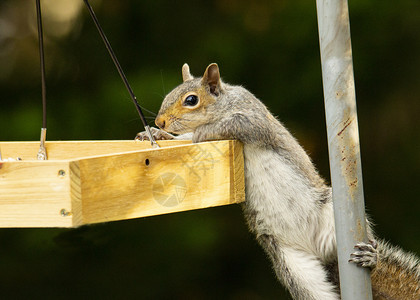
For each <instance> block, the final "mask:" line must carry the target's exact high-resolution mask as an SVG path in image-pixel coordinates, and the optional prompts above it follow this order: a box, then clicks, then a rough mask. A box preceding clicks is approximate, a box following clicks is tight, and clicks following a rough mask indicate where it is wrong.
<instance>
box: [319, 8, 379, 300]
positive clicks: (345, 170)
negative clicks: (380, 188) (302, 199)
mask: <svg viewBox="0 0 420 300" xmlns="http://www.w3.org/2000/svg"><path fill="white" fill-rule="evenodd" d="M316 2H317V14H318V29H319V41H320V48H321V63H322V79H323V86H324V99H325V114H326V121H327V134H328V150H329V157H330V171H331V182H332V189H333V201H334V218H335V227H336V235H337V251H338V265H339V272H340V289H341V297H342V299H343V300H353V299H358V300H362V299H372V289H371V282H370V274H369V271H368V270H367V269H365V268H361V267H358V266H356V265H354V264H351V263H349V262H348V260H349V258H350V253H352V252H354V245H355V244H356V243H357V242H361V241H364V242H367V235H366V219H365V209H364V198H363V184H362V166H361V160H360V147H359V132H358V125H357V112H356V97H355V88H354V76H353V61H352V51H351V40H350V23H349V14H348V3H347V0H317V1H316Z"/></svg>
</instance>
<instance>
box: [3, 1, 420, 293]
mask: <svg viewBox="0 0 420 300" xmlns="http://www.w3.org/2000/svg"><path fill="white" fill-rule="evenodd" d="M41 3H42V8H43V17H44V37H45V53H46V70H47V98H48V139H49V140H97V139H132V138H133V137H134V136H135V134H136V133H137V132H138V131H141V130H142V126H141V123H140V120H139V118H138V116H137V114H136V110H135V108H134V106H133V105H132V103H131V101H130V99H129V96H128V93H127V92H126V90H125V88H124V86H123V84H122V82H121V80H120V78H119V76H118V74H117V72H116V70H115V68H114V66H113V64H112V62H111V60H110V58H109V56H108V54H107V52H106V49H105V47H104V45H103V43H102V41H101V40H100V37H99V35H98V33H97V31H96V28H95V27H94V25H93V23H92V21H91V19H90V18H89V16H88V13H87V11H86V9H85V7H84V4H83V1H82V0H43V1H41ZM92 5H93V7H94V9H95V11H96V14H97V16H98V18H99V20H100V22H101V24H102V26H103V28H104V30H105V32H106V33H107V35H108V38H109V40H110V42H111V44H112V46H113V48H114V50H115V53H116V54H117V56H118V58H119V60H120V63H121V65H122V66H123V68H124V70H125V73H126V75H127V77H128V79H129V81H130V83H131V85H132V87H133V89H134V91H135V93H136V95H137V97H138V99H139V100H140V102H141V104H142V105H143V106H144V107H146V108H148V109H149V110H151V111H154V112H157V111H158V109H159V106H160V103H161V101H162V99H163V97H164V95H165V94H166V93H168V92H169V91H170V90H171V89H172V88H174V87H175V86H176V85H177V84H179V83H181V66H182V64H183V63H184V62H188V63H189V64H190V67H191V71H192V73H193V74H195V75H197V76H198V75H202V73H203V72H204V69H205V67H206V66H207V65H208V64H209V63H211V62H217V63H218V64H219V67H220V69H221V75H222V77H223V78H224V80H225V81H226V82H229V83H234V84H240V85H243V86H245V87H246V88H248V89H249V90H251V91H252V92H253V93H254V94H255V95H256V96H257V97H258V98H260V99H261V100H262V101H263V102H264V103H266V104H267V105H268V106H269V108H270V109H271V111H272V112H273V113H274V114H275V115H278V116H279V118H280V119H281V120H282V121H283V122H284V124H285V125H286V126H287V127H288V128H289V129H290V131H291V132H292V133H293V134H294V135H295V136H296V137H297V138H298V139H299V141H300V142H301V144H302V145H303V146H304V147H305V149H307V150H308V152H309V153H310V155H311V157H312V159H313V161H314V162H315V164H316V165H317V167H318V169H319V170H320V172H321V173H322V175H323V176H324V177H325V178H327V180H328V179H329V167H328V150H327V142H326V129H325V121H324V107H323V94H322V78H321V65H320V57H319V45H318V33H317V20H316V5H315V1H303V0H282V1H264V0H262V1H261V0H246V1H239V0H217V1H187V0H183V1H162V0H160V1H159V0H154V1H139V0H137V1H134V0H130V1H129V0H125V1H98V0H96V1H94V0H92ZM349 5H350V19H351V30H352V44H353V58H354V70H355V80H356V93H357V100H358V113H359V126H360V139H361V150H362V160H363V177H364V189H365V200H366V205H367V210H368V212H369V214H370V215H371V217H372V218H373V221H374V223H375V224H376V232H377V233H378V235H380V236H381V237H384V238H386V239H388V240H390V241H391V242H392V243H393V244H398V245H401V246H402V247H403V248H404V249H406V250H410V251H413V252H415V253H420V230H419V228H420V218H419V212H420V204H419V194H420V184H419V179H420V176H419V175H420V143H419V141H420V133H419V132H420V130H419V129H420V121H419V118H420V97H419V87H420V76H419V69H420V2H419V1H417V0H400V1H398V2H395V1H390V0H385V1H373V0H370V1H366V0H355V1H350V3H349ZM150 117H152V115H150ZM150 124H153V118H151V119H150ZM40 127H41V87H40V72H39V57H38V43H37V34H36V15H35V1H27V0H13V1H12V0H1V2H0V140H2V141H20V140H38V139H39V131H40ZM0 180H1V179H0ZM139 188H142V187H139ZM76 297H77V298H81V299H132V298H133V299H288V295H287V293H286V292H284V290H283V288H282V287H281V286H280V285H279V284H278V283H277V282H276V280H275V276H274V273H273V272H272V270H271V266H270V263H269V261H268V259H266V257H265V255H264V253H263V251H262V250H261V249H260V248H259V246H258V245H257V244H256V242H255V241H254V238H253V236H252V235H251V234H249V233H248V231H247V228H246V226H245V222H244V220H243V218H242V213H241V208H240V206H238V205H236V206H229V207H219V208H212V209H206V210H199V211H192V212H185V213H178V214H172V215H164V216H156V217H150V218H144V219H137V220H129V221H121V222H113V223H108V224H100V225H94V226H86V227H81V228H78V229H0V298H1V299H41V298H42V299H74V298H76Z"/></svg>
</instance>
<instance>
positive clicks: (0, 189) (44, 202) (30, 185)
mask: <svg viewBox="0 0 420 300" xmlns="http://www.w3.org/2000/svg"><path fill="white" fill-rule="evenodd" d="M68 174H69V164H68V163H67V162H50V161H44V162H42V164H41V163H40V162H6V163H1V162H0V227H69V226H72V225H73V221H72V218H71V217H70V218H63V217H62V216H61V213H60V212H61V210H62V209H65V210H67V211H71V208H72V205H71V201H70V193H69V190H70V184H69V176H68Z"/></svg>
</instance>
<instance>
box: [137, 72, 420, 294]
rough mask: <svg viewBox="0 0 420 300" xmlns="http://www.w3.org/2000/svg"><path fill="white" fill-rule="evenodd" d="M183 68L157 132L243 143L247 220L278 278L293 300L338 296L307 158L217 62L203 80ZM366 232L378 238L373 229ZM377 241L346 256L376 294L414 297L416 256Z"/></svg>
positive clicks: (329, 214)
mask: <svg viewBox="0 0 420 300" xmlns="http://www.w3.org/2000/svg"><path fill="white" fill-rule="evenodd" d="M182 71H183V72H182V73H183V79H184V82H183V83H182V84H181V85H179V86H178V87H176V88H175V89H174V90H173V91H171V92H170V93H169V94H168V95H167V96H166V98H165V99H164V101H163V103H162V106H161V109H160V111H159V114H158V116H157V118H156V124H157V125H158V126H159V127H161V129H162V130H157V129H154V130H153V133H154V135H155V136H156V137H157V138H161V137H164V138H168V133H167V132H171V133H175V134H188V133H190V134H191V133H192V140H193V142H203V141H209V140H220V139H236V140H240V141H241V142H243V144H244V159H245V192H246V201H245V204H244V206H243V210H244V214H245V218H246V220H247V223H248V225H249V228H250V230H251V232H253V233H254V234H255V235H256V239H257V241H258V242H259V243H260V244H261V246H262V247H263V248H264V250H265V251H266V253H267V255H268V256H269V258H270V259H271V261H272V264H273V269H274V271H275V273H276V275H277V277H278V279H279V280H280V281H281V282H282V283H283V284H284V285H285V286H286V288H287V289H288V290H289V292H290V294H291V295H292V297H293V298H294V299H304V300H329V299H331V300H332V299H339V298H340V295H339V288H338V284H339V283H338V268H337V251H336V240H335V228H334V216H333V208H332V193H331V188H330V187H328V186H327V185H326V184H325V183H324V180H323V179H322V178H321V177H320V176H319V174H318V172H317V170H316V169H315V167H314V165H313V164H312V162H311V160H310V158H309V156H308V155H307V154H306V152H305V151H304V150H303V148H302V147H301V146H300V145H299V144H298V142H297V141H296V139H295V138H294V137H293V136H292V135H291V134H290V133H289V132H288V131H287V129H286V128H285V127H284V126H283V125H282V124H281V123H280V122H279V121H278V120H277V119H276V118H275V117H273V116H272V114H271V113H270V112H269V111H268V109H267V108H266V106H265V105H264V104H263V103H262V102H260V101H259V100H258V99H257V98H256V97H255V96H254V95H253V94H252V93H250V92H249V91H247V90H246V89H244V88H243V87H240V86H232V85H229V84H227V83H224V82H222V81H221V79H220V75H219V69H218V66H217V65H216V64H211V65H209V67H208V68H207V69H206V71H205V73H204V76H203V78H193V77H192V76H191V74H190V72H189V67H188V65H184V67H183V69H182ZM190 94H194V95H197V96H199V97H200V100H199V101H200V102H199V103H198V104H197V105H195V106H194V107H188V106H185V105H184V104H182V103H184V102H183V101H184V100H185V95H190ZM163 130H165V131H167V132H165V131H163ZM144 137H145V134H144V133H140V134H139V135H138V138H141V139H142V138H144ZM368 237H369V239H370V240H372V241H373V240H374V239H375V238H374V236H373V233H372V230H371V229H370V228H368ZM375 244H376V242H373V245H374V246H372V245H370V244H363V243H360V244H358V245H357V247H356V248H358V251H356V252H355V253H354V254H352V257H351V259H350V260H351V261H352V262H354V263H357V264H358V265H360V266H365V267H371V268H372V286H373V294H374V299H405V300H406V299H416V300H419V299H420V283H419V281H420V265H419V260H418V259H417V258H415V257H414V256H412V255H410V254H406V253H404V252H402V251H401V250H398V249H396V248H393V247H391V246H389V245H388V244H387V243H384V242H382V241H378V246H377V249H376V245H375ZM391 283H392V284H391Z"/></svg>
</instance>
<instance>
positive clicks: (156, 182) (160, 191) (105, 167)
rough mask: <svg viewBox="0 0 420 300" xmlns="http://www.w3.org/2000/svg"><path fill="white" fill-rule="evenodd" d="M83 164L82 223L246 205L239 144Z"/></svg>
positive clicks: (194, 146)
mask: <svg viewBox="0 0 420 300" xmlns="http://www.w3.org/2000/svg"><path fill="white" fill-rule="evenodd" d="M232 161H234V162H235V163H236V165H235V166H234V168H233V169H235V168H236V171H235V170H232V166H233V165H234V164H235V163H232ZM79 166H80V182H81V183H82V188H81V191H82V198H83V202H82V223H83V224H87V223H97V222H108V221H114V220H122V219H130V218H137V217H144V216H151V215H158V214H166V213H172V212H178V211H185V210H191V209H199V208H206V207H212V206H219V205H226V204H232V203H239V202H242V201H244V191H243V188H244V184H243V180H244V179H243V156H242V145H241V144H240V143H239V142H237V141H217V142H209V143H199V144H191V145H184V146H177V147H170V148H165V149H155V150H151V151H142V152H133V153H123V154H119V155H112V156H104V157H95V158H87V159H83V160H81V161H80V162H79Z"/></svg>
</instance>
